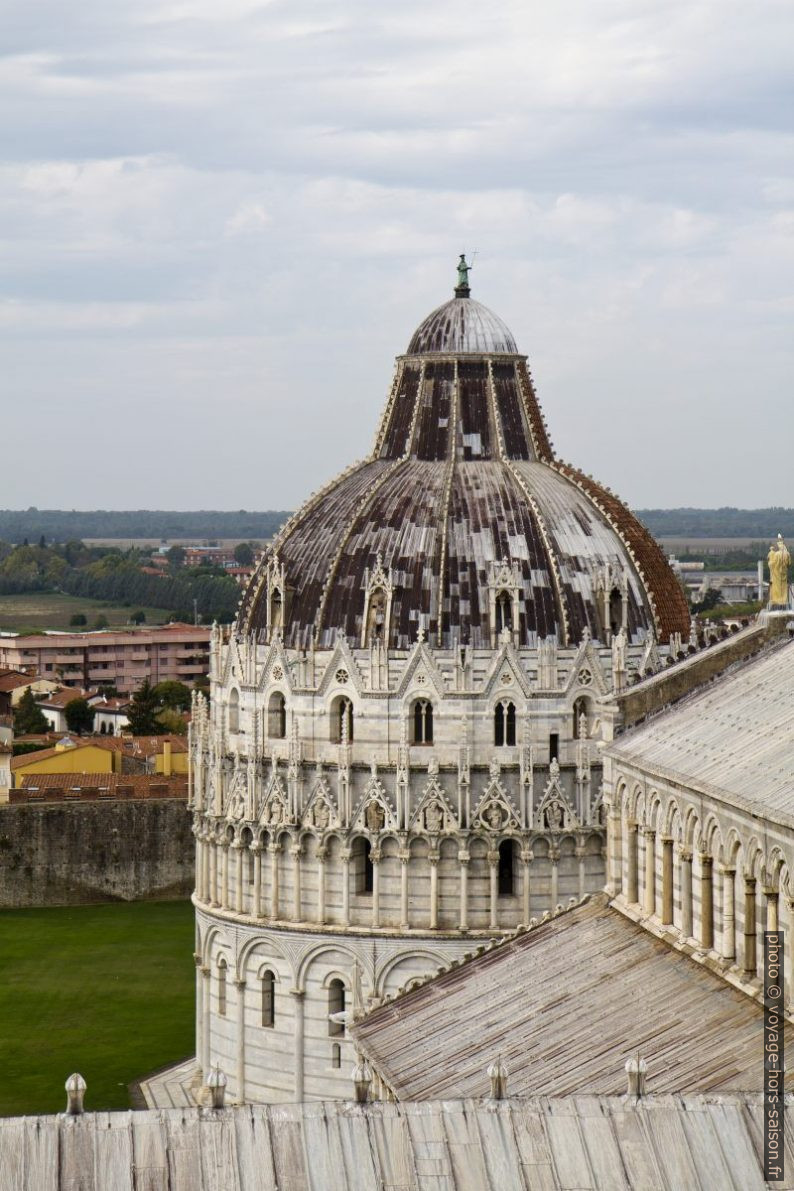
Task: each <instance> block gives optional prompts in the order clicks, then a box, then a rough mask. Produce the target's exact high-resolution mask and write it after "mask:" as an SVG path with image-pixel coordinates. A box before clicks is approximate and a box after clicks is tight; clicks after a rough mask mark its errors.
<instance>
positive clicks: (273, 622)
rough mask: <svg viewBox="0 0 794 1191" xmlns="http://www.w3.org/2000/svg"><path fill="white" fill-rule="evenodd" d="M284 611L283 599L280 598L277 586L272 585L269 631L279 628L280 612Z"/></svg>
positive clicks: (272, 631)
mask: <svg viewBox="0 0 794 1191" xmlns="http://www.w3.org/2000/svg"><path fill="white" fill-rule="evenodd" d="M283 611H284V606H283V600H282V598H281V591H280V590H279V588H278V587H274V588H273V591H272V592H271V595H270V632H271V633H274V632H276V631H277V630H280V629H281V622H282V614H283Z"/></svg>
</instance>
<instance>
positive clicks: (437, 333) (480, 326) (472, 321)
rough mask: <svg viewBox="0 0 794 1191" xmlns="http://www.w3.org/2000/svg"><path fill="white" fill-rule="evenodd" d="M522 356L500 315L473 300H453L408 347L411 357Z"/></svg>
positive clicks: (433, 315) (420, 328)
mask: <svg viewBox="0 0 794 1191" xmlns="http://www.w3.org/2000/svg"><path fill="white" fill-rule="evenodd" d="M441 352H443V353H445V354H448V355H458V354H461V355H470V354H472V353H475V354H476V353H479V354H482V355H510V356H514V355H517V354H518V348H517V347H516V341H515V339H514V338H513V336H512V333H511V332H510V330H509V328H508V327H507V326H505V324H504V323H503V322H502V320H501V319H500V318H499V316H498V315H496V314H494V312H493V311H492V310H489V309H488V307H487V306H483V304H482V302H475V301H474V299H473V298H452V299H451V300H450V301H449V302H445V303H444V305H443V306H438V307H437V308H436V309H435V310H434V311H433V312H432V313H431V314H428V316H427V318H426V319H424V321H423V322H421V323H420V324H419V326H418V327H417V328H416V330H415V331H414V333H413V335H412V336H411V342H410V343H409V344H408V355H409V356H425V355H430V354H436V353H441Z"/></svg>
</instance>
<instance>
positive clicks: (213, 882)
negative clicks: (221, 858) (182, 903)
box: [210, 840, 220, 906]
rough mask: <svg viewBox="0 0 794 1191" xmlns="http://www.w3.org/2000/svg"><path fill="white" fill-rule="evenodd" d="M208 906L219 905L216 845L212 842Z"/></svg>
mask: <svg viewBox="0 0 794 1191" xmlns="http://www.w3.org/2000/svg"><path fill="white" fill-rule="evenodd" d="M210 905H211V906H217V905H220V898H219V897H218V845H217V843H216V842H215V841H214V840H213V841H212V846H211V847H210Z"/></svg>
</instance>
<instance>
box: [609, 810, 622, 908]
mask: <svg viewBox="0 0 794 1191" xmlns="http://www.w3.org/2000/svg"><path fill="white" fill-rule="evenodd" d="M622 851H623V819H622V817H621V814H620V807H619V806H610V808H609V812H608V814H607V882H608V886H607V891H608V893H609V896H610V897H617V895H618V894H619V893H620V892H621V890H622V888H623V857H622V855H621V853H622Z"/></svg>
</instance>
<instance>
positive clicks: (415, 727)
mask: <svg viewBox="0 0 794 1191" xmlns="http://www.w3.org/2000/svg"><path fill="white" fill-rule="evenodd" d="M411 726H412V734H411V743H412V744H432V743H433V704H432V703H431V702H430V700H429V699H417V700H416V702H415V703H414V704H413V707H412V708H411Z"/></svg>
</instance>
